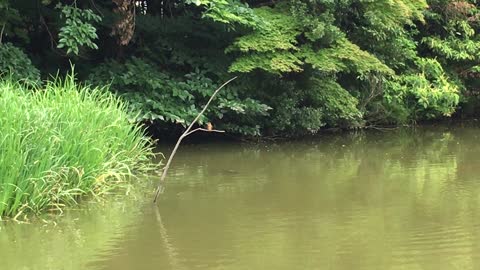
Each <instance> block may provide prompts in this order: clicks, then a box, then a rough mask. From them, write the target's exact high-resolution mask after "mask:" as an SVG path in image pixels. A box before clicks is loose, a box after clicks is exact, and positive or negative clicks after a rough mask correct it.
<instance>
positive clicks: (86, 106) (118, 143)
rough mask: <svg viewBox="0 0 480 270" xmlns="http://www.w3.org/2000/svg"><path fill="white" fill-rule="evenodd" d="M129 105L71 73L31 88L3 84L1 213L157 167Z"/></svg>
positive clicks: (71, 197)
mask: <svg viewBox="0 0 480 270" xmlns="http://www.w3.org/2000/svg"><path fill="white" fill-rule="evenodd" d="M152 155H153V154H152V149H151V143H150V141H149V139H147V138H146V137H144V134H143V130H142V128H141V127H139V126H136V125H133V124H131V123H130V122H129V121H128V115H127V110H126V105H125V104H124V103H123V102H122V101H121V100H120V99H118V98H117V97H115V96H113V95H112V94H109V93H108V92H107V91H103V89H99V88H93V89H92V88H89V87H86V86H81V85H78V84H76V83H75V80H74V78H73V76H68V77H67V78H66V79H65V80H59V79H57V80H54V81H51V82H47V83H46V84H45V85H44V86H43V88H42V89H36V90H35V91H31V90H27V89H25V87H24V86H22V85H21V84H19V83H16V82H13V81H11V80H5V81H0V218H1V217H2V216H11V217H13V216H15V215H18V214H19V213H21V212H25V211H29V212H33V213H36V214H38V213H40V212H42V211H45V210H47V209H52V208H61V207H62V206H65V205H72V204H75V203H76V202H77V200H78V198H79V197H80V196H82V195H87V194H90V195H94V196H97V195H100V194H103V193H105V192H107V191H110V190H111V189H113V188H116V187H118V186H121V185H122V184H125V183H126V180H127V178H129V177H130V176H133V173H134V171H136V172H139V173H142V172H146V171H148V170H150V169H152V168H153V166H154V165H152V163H151V162H150V159H151V158H152Z"/></svg>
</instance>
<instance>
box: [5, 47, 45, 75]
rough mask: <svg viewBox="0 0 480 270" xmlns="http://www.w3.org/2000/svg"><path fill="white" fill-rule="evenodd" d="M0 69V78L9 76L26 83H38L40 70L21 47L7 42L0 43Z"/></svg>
mask: <svg viewBox="0 0 480 270" xmlns="http://www.w3.org/2000/svg"><path fill="white" fill-rule="evenodd" d="M0 71H1V73H0V78H5V77H9V78H10V79H12V80H15V81H22V82H23V83H27V84H38V83H40V71H39V70H38V69H37V68H36V67H35V66H34V65H33V64H32V62H31V61H30V59H29V58H28V56H27V55H26V54H25V53H24V52H23V51H22V50H21V49H19V48H17V47H15V46H13V45H12V44H9V43H6V44H1V43H0Z"/></svg>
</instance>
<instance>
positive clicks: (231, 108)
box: [90, 58, 269, 134]
mask: <svg viewBox="0 0 480 270" xmlns="http://www.w3.org/2000/svg"><path fill="white" fill-rule="evenodd" d="M90 80H91V82H93V83H94V84H96V85H103V84H105V83H108V82H110V81H111V85H110V87H111V89H112V90H113V91H115V92H117V93H118V94H119V95H121V96H122V97H123V98H124V99H125V100H126V101H128V104H129V108H130V111H132V112H134V113H133V114H131V116H135V118H134V119H132V121H138V122H154V121H157V122H158V121H160V122H167V123H169V122H170V123H174V124H181V125H183V126H187V125H188V124H190V122H191V121H193V119H194V118H195V117H196V116H197V114H198V113H199V112H200V110H201V109H202V106H203V105H204V104H205V103H206V101H207V100H208V99H209V98H210V96H211V95H212V94H213V91H214V90H215V89H216V88H217V87H218V84H217V83H215V82H213V81H212V80H211V79H209V78H208V77H206V74H205V73H203V72H201V71H198V70H197V71H195V72H192V73H189V74H186V75H184V76H183V78H176V77H173V76H171V75H169V74H166V73H162V72H160V71H158V69H157V68H156V67H155V66H154V65H153V64H151V63H147V62H145V61H143V60H141V59H138V58H132V59H130V60H128V61H127V62H126V63H124V64H123V65H120V64H119V63H117V62H113V61H112V62H108V63H105V64H103V65H102V66H100V67H98V68H96V69H95V70H94V71H93V72H92V74H91V76H90ZM232 90H234V89H232V88H227V89H225V90H224V91H223V92H221V93H220V94H219V95H218V98H216V101H215V103H214V104H212V106H211V107H210V108H209V110H208V111H207V113H206V114H205V115H204V116H203V117H202V118H201V119H200V120H199V123H200V124H205V123H206V122H208V121H210V122H214V123H215V124H217V123H218V125H219V126H222V119H223V118H224V117H228V116H230V117H233V116H235V117H238V116H239V115H265V114H266V112H267V110H268V109H269V107H268V106H266V105H263V104H261V103H259V102H258V101H256V100H253V99H251V98H241V96H240V95H239V93H238V92H236V91H232ZM138 111H140V112H141V113H140V114H139V115H138V114H136V112H138ZM227 127H230V129H229V130H230V131H232V132H240V133H250V132H248V131H243V130H240V129H239V128H238V127H237V126H232V125H229V126H227ZM250 131H251V130H250ZM252 133H255V134H258V133H259V130H258V129H255V130H254V131H252Z"/></svg>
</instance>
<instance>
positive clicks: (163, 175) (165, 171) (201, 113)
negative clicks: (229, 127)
mask: <svg viewBox="0 0 480 270" xmlns="http://www.w3.org/2000/svg"><path fill="white" fill-rule="evenodd" d="M236 78H237V77H233V78H231V79H230V80H228V81H226V82H225V83H224V84H222V85H221V86H220V87H219V88H217V90H215V92H213V94H212V96H211V97H210V99H209V100H208V102H207V104H205V106H204V107H203V109H202V111H200V113H199V114H198V115H197V117H195V119H194V120H193V121H192V123H190V125H189V126H188V128H187V129H186V130H185V131H184V132H183V134H182V135H180V138H178V141H177V143H176V144H175V147H174V148H173V150H172V153H171V154H170V157H169V158H168V160H167V164H165V167H164V168H163V172H162V176H161V177H160V181H159V182H158V186H157V190H156V191H155V198H154V199H153V202H154V203H155V202H157V199H158V195H160V193H162V192H163V183H164V182H165V177H166V176H167V172H168V168H170V164H171V163H172V160H173V157H174V156H175V153H177V150H178V147H179V146H180V143H181V142H182V140H183V139H184V138H185V137H187V136H188V135H190V134H192V133H194V132H196V131H207V132H224V131H222V130H215V131H214V130H208V129H204V128H197V129H195V130H192V131H191V129H192V127H193V126H194V125H195V124H196V123H197V122H198V120H199V119H200V117H202V115H203V114H204V113H205V111H206V110H207V108H208V106H209V105H210V103H212V101H213V99H214V98H215V96H216V95H217V94H218V92H220V90H222V88H224V87H225V86H226V85H227V84H229V83H231V82H232V81H233V80H235V79H236Z"/></svg>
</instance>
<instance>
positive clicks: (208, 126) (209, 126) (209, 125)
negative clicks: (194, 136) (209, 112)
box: [207, 122, 213, 131]
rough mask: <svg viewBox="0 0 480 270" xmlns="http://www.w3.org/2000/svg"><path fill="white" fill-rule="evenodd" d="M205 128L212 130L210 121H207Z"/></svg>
mask: <svg viewBox="0 0 480 270" xmlns="http://www.w3.org/2000/svg"><path fill="white" fill-rule="evenodd" d="M207 130H208V131H212V130H213V125H212V123H210V122H208V123H207Z"/></svg>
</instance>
